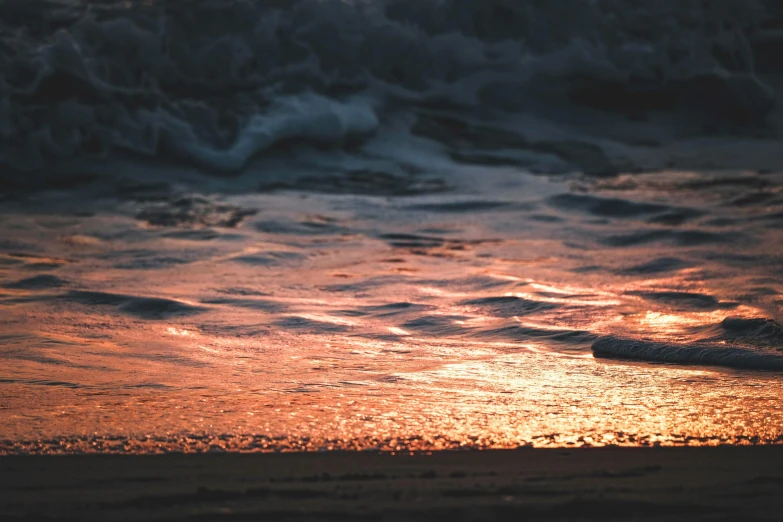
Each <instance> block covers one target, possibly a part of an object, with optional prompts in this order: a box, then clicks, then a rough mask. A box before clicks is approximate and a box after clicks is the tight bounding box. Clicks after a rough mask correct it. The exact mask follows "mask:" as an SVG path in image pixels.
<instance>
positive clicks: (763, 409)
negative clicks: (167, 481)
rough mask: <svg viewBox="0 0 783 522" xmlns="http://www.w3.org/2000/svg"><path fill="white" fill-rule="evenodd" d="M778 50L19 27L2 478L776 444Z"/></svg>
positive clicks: (1, 158)
mask: <svg viewBox="0 0 783 522" xmlns="http://www.w3.org/2000/svg"><path fill="white" fill-rule="evenodd" d="M781 31H783V6H781V5H780V3H779V2H774V1H769V0H768V1H762V0H757V1H743V2H738V1H735V0H714V1H710V2H703V1H696V0H679V1H675V0H660V1H657V2H648V1H643V0H604V1H599V0H546V1H545V0H540V1H539V0H516V1H512V0H354V1H347V0H346V1H338V0H289V1H280V0H278V1H272V0H269V1H251V0H220V1H218V0H168V1H160V0H149V1H135V0H126V1H115V0H89V1H86V0H4V1H2V2H0V181H2V187H3V188H2V190H0V454H11V453H80V452H118V453H120V452H137V453H158V452H167V451H226V450H230V451H286V450H298V451H317V450H329V449H358V450H377V449H381V450H388V451H401V452H407V451H430V450H436V449H458V448H461V449H464V448H478V449H486V448H513V447H520V446H528V445H530V446H556V447H570V446H602V445H631V446H638V445H643V446H646V445H715V444H724V443H736V444H759V443H782V442H783V386H782V385H783V377H782V375H781V372H782V371H783V325H781V321H783V232H781V226H782V225H783V147H781V138H782V137H783V112H782V111H781V109H780V101H781V100H782V99H783V98H782V97H781V94H782V93H783V65H781V64H783V61H781V58H783V36H781V35H782V34H783V33H781Z"/></svg>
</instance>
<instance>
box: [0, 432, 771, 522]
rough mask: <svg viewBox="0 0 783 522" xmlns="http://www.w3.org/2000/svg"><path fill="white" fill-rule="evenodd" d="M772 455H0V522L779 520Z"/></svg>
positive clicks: (735, 449) (641, 451)
mask: <svg viewBox="0 0 783 522" xmlns="http://www.w3.org/2000/svg"><path fill="white" fill-rule="evenodd" d="M781 470H783V445H774V446H717V447H658V448H623V447H608V448H567V449H533V448H522V449H518V450H485V451H444V452H433V453H432V454H429V455H427V454H414V455H407V454H403V455H391V454H389V453H378V452H346V451H335V452H321V453H271V454H236V453H224V454H164V455H100V454H90V455H49V456H46V455H24V456H22V455H9V456H3V457H0V490H3V491H5V492H8V493H9V494H7V495H4V496H3V497H4V498H3V500H2V501H0V518H2V519H3V520H39V519H40V520H150V519H155V520H379V519H383V520H453V519H455V518H458V519H459V520H520V519H529V520H604V519H620V520H627V519H643V520H682V519H683V518H687V519H689V520H760V521H761V520H770V521H772V520H775V521H779V520H780V513H781V512H782V511H783V495H781V491H783V471H781Z"/></svg>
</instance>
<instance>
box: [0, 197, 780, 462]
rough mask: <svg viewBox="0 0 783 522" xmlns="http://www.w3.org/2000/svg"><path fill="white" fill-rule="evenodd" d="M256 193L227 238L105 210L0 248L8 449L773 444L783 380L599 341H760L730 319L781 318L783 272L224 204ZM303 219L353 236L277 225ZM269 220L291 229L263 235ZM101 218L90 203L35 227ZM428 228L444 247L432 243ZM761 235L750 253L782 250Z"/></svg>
mask: <svg viewBox="0 0 783 522" xmlns="http://www.w3.org/2000/svg"><path fill="white" fill-rule="evenodd" d="M548 190H551V189H548ZM525 194H527V192H525ZM520 197H521V196H520ZM287 198H288V199H287ZM251 203H252V204H253V205H256V206H257V207H259V208H263V209H267V208H270V209H272V210H265V212H267V213H268V214H269V215H266V214H264V213H263V212H262V213H261V214H260V215H259V217H258V220H259V222H260V223H261V224H260V225H259V224H254V223H253V222H250V223H248V224H246V225H245V226H243V227H242V228H240V229H236V230H232V231H231V232H230V233H226V234H225V235H226V237H225V238H223V239H209V240H204V239H200V238H197V239H193V238H191V237H190V236H185V238H184V239H183V238H178V237H168V236H166V234H170V231H169V230H168V229H165V228H164V229H159V228H154V227H153V228H147V229H145V228H140V227H137V226H136V223H135V221H134V220H133V219H132V218H131V217H128V218H122V219H121V218H116V219H117V222H115V223H113V224H112V226H113V227H115V228H116V229H117V230H119V231H120V232H117V233H116V234H117V235H118V236H120V237H122V239H121V240H117V239H111V237H108V236H107V237H108V238H104V239H103V240H102V241H97V242H93V241H71V242H68V243H57V242H55V241H52V242H45V241H42V243H41V245H39V248H38V252H37V253H36V254H35V255H32V254H19V255H17V254H14V255H7V254H4V255H3V256H0V260H2V263H0V271H1V272H2V274H1V275H2V277H3V281H4V283H3V284H4V285H5V287H4V288H2V289H0V301H2V306H3V315H2V318H0V322H1V323H2V324H0V326H2V332H3V333H2V341H3V343H4V344H3V352H2V356H3V357H4V359H5V361H7V362H8V364H5V365H4V366H3V369H2V370H1V371H0V379H2V390H3V397H2V398H3V402H2V409H1V410H0V420H2V424H0V426H1V427H0V452H15V451H33V452H35V451H41V452H70V451H142V452H156V451H164V450H178V451H180V450H181V451H203V450H208V449H210V448H223V449H230V450H241V451H284V450H318V449H328V448H331V449H338V448H343V449H365V448H377V449H386V450H400V449H409V450H433V449H444V448H463V447H476V448H496V447H516V446H520V445H534V446H570V445H605V444H620V445H650V444H719V443H729V442H731V443H740V444H742V443H762V442H763V443H773V442H776V443H780V442H783V428H781V427H782V426H783V407H781V405H783V387H781V386H780V384H781V382H780V375H779V373H776V372H770V371H768V372H764V371H745V370H738V369H732V368H728V367H724V368H721V367H710V366H687V365H683V364H675V363H655V362H653V363H650V362H641V361H632V360H624V359H617V360H611V359H603V358H595V357H594V356H593V352H592V351H591V345H592V343H593V342H594V341H595V339H597V338H600V337H601V336H616V337H617V338H619V339H632V340H640V341H642V342H645V343H651V342H659V343H663V344H666V345H672V346H675V347H677V346H691V345H693V346H697V345H698V346H701V344H699V343H702V344H705V343H706V344H705V345H706V346H709V347H715V346H727V347H737V346H739V347H740V348H742V349H745V350H747V351H748V352H749V353H753V354H755V353H760V354H762V355H764V356H771V357H775V356H776V353H777V352H776V351H775V348H774V346H771V347H770V346H766V345H763V346H762V345H761V344H759V342H758V339H753V338H751V339H750V341H748V340H747V339H745V338H739V337H737V338H735V337H731V335H735V333H734V331H733V330H727V329H725V328H724V327H723V326H722V324H723V321H724V319H726V318H737V317H738V318H743V319H748V320H749V319H760V320H767V319H765V318H772V319H775V318H777V317H778V316H777V315H775V314H777V313H778V311H777V309H776V306H777V305H776V304H775V303H776V302H777V300H780V299H781V296H783V293H781V289H783V287H781V286H780V285H779V284H778V282H777V280H775V279H774V278H772V277H771V276H768V275H766V274H765V267H763V266H758V267H755V266H754V267H752V268H745V269H743V271H737V270H735V269H734V268H733V267H732V266H729V267H728V268H727V267H725V266H723V265H721V264H720V263H719V262H717V261H711V260H709V259H708V260H707V261H704V260H702V261H700V267H699V269H698V270H696V269H693V268H692V267H691V264H693V262H690V261H687V262H686V261H683V262H682V263H681V265H682V266H684V267H685V268H682V269H680V268H676V267H678V266H680V265H677V264H676V263H675V265H676V267H675V268H674V269H668V268H667V269H665V270H664V269H661V270H660V271H658V272H655V273H654V274H653V275H650V274H648V273H646V271H647V270H649V268H648V265H649V263H650V260H656V259H661V258H663V259H664V260H665V261H666V260H667V259H669V258H674V257H675V256H679V257H678V258H677V259H680V258H682V259H686V260H687V259H692V258H697V256H699V255H701V256H702V257H705V254H704V253H703V252H702V251H703V250H704V248H706V247H690V246H669V245H663V246H662V245H652V246H650V245H646V244H641V245H638V246H633V247H627V248H623V249H608V248H605V247H601V246H593V248H576V247H574V246H569V245H568V244H566V241H565V240H563V241H562V242H558V241H554V240H547V241H541V240H539V239H536V238H535V237H534V236H536V235H538V236H545V235H546V234H550V235H556V234H557V233H561V234H563V235H565V236H566V238H567V239H568V240H569V241H571V242H573V241H577V240H582V237H573V232H571V231H569V230H568V227H567V226H566V225H562V226H561V225H559V226H560V227H561V228H547V229H545V230H543V229H542V230H533V229H531V228H530V226H529V225H527V224H525V223H526V222H525V221H524V218H523V217H520V218H519V220H518V221H519V222H520V225H519V227H518V228H517V229H514V228H511V229H510V230H508V231H502V230H500V231H499V230H498V229H497V227H495V228H493V227H494V223H495V220H498V219H500V218H501V217H502V218H503V219H509V218H508V215H509V214H508V213H507V214H503V215H502V216H500V217H498V216H493V215H491V214H489V215H487V216H485V217H482V218H481V219H478V218H475V216H474V217H473V218H472V219H471V220H466V221H463V222H460V223H461V227H457V226H456V224H455V222H454V221H445V222H443V221H438V219H440V218H438V217H437V216H430V215H427V216H426V219H430V220H431V221H432V222H428V223H421V222H419V221H420V220H422V219H424V218H423V217H422V216H420V215H414V216H411V217H410V220H411V223H408V224H405V223H406V222H405V221H404V220H403V217H398V218H395V219H400V220H403V221H402V224H399V223H398V224H397V225H395V226H397V227H399V228H402V229H403V230H404V231H405V234H402V233H400V232H399V231H395V233H394V234H392V235H391V236H389V237H386V236H384V235H383V234H382V233H380V232H378V231H376V230H374V229H372V230H371V231H370V232H367V231H366V229H367V228H370V227H371V226H372V227H378V228H379V229H380V230H384V229H383V228H382V226H385V225H386V224H385V223H380V222H378V221H372V220H370V219H369V218H366V217H364V218H362V217H361V216H359V217H356V218H354V219H353V221H351V220H347V221H345V222H341V221H340V219H341V218H340V217H339V216H341V215H342V214H340V212H343V211H342V210H339V212H338V211H337V210H333V209H332V207H331V205H335V206H336V207H338V208H340V209H341V208H342V207H341V205H344V203H343V202H341V200H340V199H339V198H335V199H330V197H326V196H324V197H323V198H318V197H311V199H310V200H309V202H308V204H309V205H310V206H312V207H314V208H311V209H308V214H307V215H300V213H299V211H297V210H296V209H297V208H299V207H298V205H301V202H299V200H298V199H297V196H294V195H290V196H286V195H274V196H252V197H250V196H248V197H246V198H245V199H242V198H238V199H237V202H236V204H237V205H249V204H251ZM362 204H363V205H367V206H369V208H372V209H373V210H372V211H373V212H378V213H379V214H381V215H382V213H383V212H391V210H389V205H392V204H391V203H389V202H387V201H385V200H383V201H382V200H380V199H370V200H367V201H364V202H363V203H362ZM373 205H375V206H373ZM319 206H320V207H322V208H317V207H319ZM504 212H508V211H504ZM314 213H318V214H319V215H324V216H329V215H330V213H332V214H333V215H334V216H338V217H334V218H333V219H332V218H330V220H326V221H324V220H321V221H323V222H324V223H328V224H329V226H335V227H336V226H337V224H339V225H340V227H343V228H344V229H345V230H343V228H338V229H337V230H338V231H337V232H334V233H332V232H328V233H326V232H322V230H321V229H320V228H315V229H312V230H315V232H313V231H312V230H311V228H307V229H306V232H302V231H301V230H299V229H295V230H294V232H287V230H288V229H286V228H285V227H289V228H290V227H292V226H293V225H292V223H294V224H298V223H300V222H306V223H311V222H312V218H311V217H308V216H311V215H313V214H314ZM395 216H397V214H395ZM360 218H361V219H364V220H365V221H361V219H360ZM41 219H43V218H41ZM47 219H50V220H51V218H47ZM123 219H125V221H123ZM274 219H278V220H279V222H280V223H282V224H283V225H285V227H284V226H283V225H280V226H281V229H282V231H273V232H269V231H267V229H268V228H269V227H272V225H270V224H269V223H270V222H273V221H274ZM321 221H319V223H321ZM512 221H513V220H512ZM514 222H516V221H514ZM575 222H576V223H578V224H579V223H581V222H579V221H575ZM31 223H35V220H34V219H33V218H31ZM69 223H70V222H69ZM352 223H359V224H360V228H359V229H358V230H356V231H354V230H352V229H351V228H350V227H351V226H352ZM567 223H571V222H567ZM0 224H1V222H0ZM425 225H426V227H425ZM30 226H32V225H30ZM36 226H37V225H36ZM568 226H576V225H573V224H569V225H568ZM580 226H582V225H581V224H580ZM69 227H71V228H74V230H70V229H69ZM105 227H106V224H105V223H104V222H102V221H101V219H100V218H99V217H96V218H85V219H83V220H82V221H79V222H78V223H77V224H76V225H71V224H68V223H66V224H62V225H58V226H57V227H53V228H51V229H48V228H47V229H42V230H44V232H40V231H39V232H38V233H39V234H40V237H43V238H46V237H48V235H47V234H50V235H57V236H58V237H59V235H64V234H65V232H67V235H69V236H74V237H76V236H80V235H81V236H85V237H86V236H98V235H99V234H100V233H101V231H103V230H104V229H105ZM361 227H365V228H361ZM424 228H426V232H418V233H419V234H420V235H421V237H424V238H425V239H417V238H418V237H419V236H416V235H415V234H414V233H415V232H416V231H417V230H419V229H424ZM457 229H459V230H461V231H462V232H460V233H457V232H455V230H457ZM36 230H39V229H37V228H36ZM50 230H53V232H50ZM438 230H442V231H443V230H445V232H442V233H441V234H442V235H443V236H444V237H445V238H446V239H443V240H440V239H439V240H433V239H432V237H433V236H434V235H436V234H437V233H438V232H437V231H438ZM585 230H586V232H582V233H581V234H582V236H585V237H589V234H594V235H596V237H599V238H600V237H601V236H600V234H602V233H605V232H604V231H602V230H601V229H591V228H587V229H585ZM596 230H597V231H596ZM611 232H612V233H616V232H615V231H613V230H612V231H611ZM5 233H6V235H10V236H12V237H11V239H14V237H16V239H15V240H17V241H19V242H21V241H22V239H24V238H25V234H27V235H29V231H27V230H26V229H25V228H24V227H21V228H19V230H17V231H16V232H13V233H15V234H17V236H13V234H12V231H11V229H5ZM384 233H385V232H384ZM761 233H762V232H758V234H761ZM763 233H764V234H767V235H768V236H769V239H768V241H766V242H759V243H758V248H760V249H762V250H761V251H759V253H758V255H762V254H764V251H763V249H764V248H767V249H772V248H774V245H775V244H778V243H776V241H778V239H777V235H776V234H778V232H777V231H776V230H774V229H764V231H763ZM122 234H125V235H126V236H122ZM568 234H571V235H568ZM218 237H220V236H218ZM486 238H493V241H483V242H482V241H480V239H486ZM528 238H529V240H528ZM447 241H450V242H451V243H447ZM460 241H462V243H460ZM584 241H587V240H586V239H584ZM63 244H65V245H66V246H65V247H63V246H62V245H63ZM444 244H455V245H457V246H462V247H463V248H458V249H456V248H455V249H452V250H449V249H448V248H446V247H444V246H443V245H444ZM52 245H56V246H52ZM411 245H412V246H411ZM433 245H434V246H433ZM577 246H579V245H577ZM721 248H723V247H722V246H721ZM700 249H701V250H700ZM720 255H727V254H725V253H724V252H722V251H717V253H716V252H714V251H712V250H708V251H707V254H706V257H707V258H710V256H713V257H715V256H718V257H719V256H720ZM667 256H668V257H667ZM699 259H701V258H699ZM666 262H668V261H666ZM662 266H664V268H665V267H666V264H665V263H664V264H663V265H662ZM31 267H32V268H31ZM35 267H41V268H35ZM629 267H630V268H629ZM637 267H641V268H637ZM652 269H654V270H658V268H657V265H653V268H652ZM754 270H755V272H754ZM40 274H44V275H46V277H44V278H38V279H36V277H37V275H40ZM55 274H56V275H55ZM765 278H766V279H765ZM757 288H759V289H761V290H763V292H761V290H759V293H758V294H757V295H755V294H754V295H755V296H754V297H753V298H752V299H750V298H747V297H746V295H747V294H748V293H749V292H751V291H752V290H753V289H757ZM753 291H755V290H753ZM759 324H760V326H759V328H762V327H765V326H764V325H765V324H766V323H759ZM770 324H771V323H770ZM750 327H752V328H756V326H753V325H751V326H750ZM754 331H755V330H754ZM737 335H739V334H737ZM743 335H744V334H743ZM754 335H755V334H754ZM742 343H745V344H742ZM754 343H755V344H754Z"/></svg>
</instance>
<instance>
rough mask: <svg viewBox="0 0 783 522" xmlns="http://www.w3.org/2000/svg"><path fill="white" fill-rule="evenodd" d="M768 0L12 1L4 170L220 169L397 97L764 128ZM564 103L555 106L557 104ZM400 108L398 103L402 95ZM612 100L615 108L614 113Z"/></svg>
mask: <svg viewBox="0 0 783 522" xmlns="http://www.w3.org/2000/svg"><path fill="white" fill-rule="evenodd" d="M775 9H776V8H773V7H772V6H771V4H770V5H767V4H765V3H762V2H735V1H733V0H716V1H713V2H708V3H704V2H697V1H695V0H692V1H674V0H670V1H662V2H655V3H652V4H651V3H650V2H643V1H627V0H626V1H619V0H613V1H603V2H597V1H582V0H558V1H547V2H537V1H533V0H529V1H524V2H512V1H508V0H492V1H487V0H469V1H464V0H430V1H420V0H416V1H412V0H383V1H381V0H379V1H375V2H369V1H356V2H340V1H337V0H324V1H319V0H301V1H293V2H272V3H270V2H250V1H246V0H235V1H231V2H214V1H210V0H199V1H197V2H183V1H168V2H160V3H155V4H152V5H150V3H148V2H130V3H129V2H121V3H120V2H116V3H115V2H100V3H95V2H86V1H71V2H55V1H48V0H8V1H7V2H4V3H3V4H2V6H0V35H1V36H0V39H1V41H2V43H1V44H0V70H2V74H1V75H0V99H1V100H3V101H2V102H0V163H1V164H5V165H8V166H11V167H14V168H16V169H22V170H35V169H40V168H41V167H43V166H44V165H47V164H51V163H52V162H56V161H60V160H62V159H63V158H72V157H83V156H87V157H98V158H103V157H106V156H108V155H109V154H111V151H112V150H113V149H115V148H117V149H122V150H128V151H132V152H134V153H137V154H142V155H146V156H159V155H173V156H175V157H176V158H179V159H183V160H186V161H190V162H193V161H195V162H197V163H198V164H200V165H202V166H205V167H207V168H211V169H217V170H236V169H240V168H242V166H243V165H244V164H245V163H246V161H247V159H248V158H250V157H251V156H253V155H255V154H258V153H261V152H263V151H264V150H266V149H268V148H269V147H271V146H273V145H274V144H276V143H278V142H280V141H286V140H302V141H305V142H312V141H315V142H317V143H320V144H340V143H342V142H343V141H344V140H345V139H346V138H350V137H352V136H360V135H365V134H367V133H369V132H371V131H373V130H374V129H375V128H376V127H377V126H378V122H379V121H382V120H383V118H384V114H387V113H388V111H389V110H390V109H389V106H388V102H389V100H390V99H397V100H400V99H402V100H406V101H407V102H415V103H417V104H421V103H425V102H426V103H434V102H437V103H440V104H443V103H449V104H452V105H454V104H457V105H460V106H462V107H463V110H466V111H469V110H471V109H476V108H478V107H481V108H489V107H493V106H494V107H499V108H502V109H503V110H506V111H512V112H514V111H516V112H520V113H522V112H525V111H526V110H528V109H530V108H531V107H535V106H537V105H540V104H541V103H542V100H544V99H548V98H550V97H555V98H557V99H556V100H555V102H556V103H558V104H560V106H562V107H563V108H562V110H566V108H565V106H567V104H568V100H569V99H570V100H575V101H576V102H577V103H581V104H587V105H596V106H602V107H603V106H605V105H607V104H612V103H614V104H619V105H621V106H622V105H629V104H630V105H634V106H636V107H637V108H639V107H641V108H644V107H647V106H649V107H659V106H666V107H667V108H678V107H679V108H682V107H681V106H682V105H685V106H688V105H700V106H702V107H701V108H702V109H704V110H706V111H708V112H710V113H711V114H710V117H711V118H714V117H724V116H725V117H728V118H735V119H736V118H744V119H748V120H752V121H756V120H758V119H759V118H762V117H764V115H765V114H767V112H768V111H769V109H770V107H771V105H772V100H773V93H772V92H771V91H770V90H769V89H768V88H767V87H766V86H764V85H763V84H762V82H761V81H760V80H759V79H758V77H757V76H756V75H755V69H754V49H753V42H755V41H757V40H758V39H754V35H756V34H757V33H759V31H760V28H761V27H762V25H763V24H764V23H765V21H767V20H769V19H771V18H774V16H777V14H778V13H777V12H776V11H775ZM549 101H550V102H551V101H552V100H549ZM394 107H395V109H396V108H399V104H395V105H394ZM603 108H606V107H603Z"/></svg>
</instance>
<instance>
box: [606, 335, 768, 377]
mask: <svg viewBox="0 0 783 522" xmlns="http://www.w3.org/2000/svg"><path fill="white" fill-rule="evenodd" d="M593 353H594V354H595V356H596V357H605V358H618V359H635V360H640V361H653V362H665V363H674V364H695V365H708V366H726V367H729V368H739V369H746V370H770V371H783V351H774V350H762V349H759V348H756V347H742V346H738V345H735V346H732V345H730V344H728V345H724V344H717V343H697V344H691V343H688V344H685V343H682V344H681V343H673V342H672V343H667V342H655V341H644V340H637V339H628V338H623V337H615V336H606V337H600V338H599V339H597V340H596V341H595V342H594V343H593Z"/></svg>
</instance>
